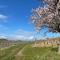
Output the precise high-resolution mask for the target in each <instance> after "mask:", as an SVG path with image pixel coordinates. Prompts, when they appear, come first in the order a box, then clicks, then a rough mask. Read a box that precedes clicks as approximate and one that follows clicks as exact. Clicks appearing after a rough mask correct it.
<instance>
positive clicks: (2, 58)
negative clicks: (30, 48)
mask: <svg viewBox="0 0 60 60" xmlns="http://www.w3.org/2000/svg"><path fill="white" fill-rule="evenodd" d="M24 46H25V45H24V44H23V45H21V44H20V45H16V46H12V47H10V48H8V49H5V50H0V60H14V59H15V55H16V54H17V53H18V52H19V51H20V49H22V48H23V47H24Z"/></svg>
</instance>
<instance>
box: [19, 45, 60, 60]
mask: <svg viewBox="0 0 60 60" xmlns="http://www.w3.org/2000/svg"><path fill="white" fill-rule="evenodd" d="M23 54H24V56H22V57H21V58H20V60H60V55H58V54H57V48H32V47H31V46H30V47H27V48H26V49H25V50H24V51H23Z"/></svg>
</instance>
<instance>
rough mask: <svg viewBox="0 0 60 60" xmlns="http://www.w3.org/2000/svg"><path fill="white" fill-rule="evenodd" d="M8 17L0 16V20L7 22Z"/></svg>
mask: <svg viewBox="0 0 60 60" xmlns="http://www.w3.org/2000/svg"><path fill="white" fill-rule="evenodd" d="M7 18H8V17H7V16H5V15H3V14H0V20H6V19H7Z"/></svg>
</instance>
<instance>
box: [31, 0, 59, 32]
mask: <svg viewBox="0 0 60 60" xmlns="http://www.w3.org/2000/svg"><path fill="white" fill-rule="evenodd" d="M43 4H44V6H43V7H38V8H36V9H33V14H32V16H31V19H32V22H33V24H34V25H35V27H36V29H37V30H40V29H41V28H42V27H44V26H45V27H48V31H49V32H58V33H60V0H43Z"/></svg>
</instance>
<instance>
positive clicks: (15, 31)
mask: <svg viewBox="0 0 60 60" xmlns="http://www.w3.org/2000/svg"><path fill="white" fill-rule="evenodd" d="M38 6H43V4H42V1H40V2H38V1H37V0H0V37H8V38H10V39H12V38H13V37H14V38H15V39H17V38H18V39H22V38H24V39H27V38H28V39H32V38H33V37H34V34H36V33H35V30H34V26H33V25H32V24H31V23H30V22H29V17H30V15H31V11H32V8H36V7H38ZM42 32H43V31H42ZM47 35H48V36H50V34H47ZM41 37H42V38H43V34H42V36H41V33H40V35H39V38H41Z"/></svg>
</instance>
